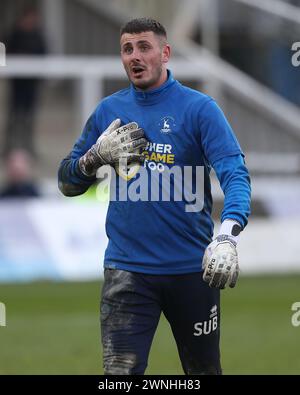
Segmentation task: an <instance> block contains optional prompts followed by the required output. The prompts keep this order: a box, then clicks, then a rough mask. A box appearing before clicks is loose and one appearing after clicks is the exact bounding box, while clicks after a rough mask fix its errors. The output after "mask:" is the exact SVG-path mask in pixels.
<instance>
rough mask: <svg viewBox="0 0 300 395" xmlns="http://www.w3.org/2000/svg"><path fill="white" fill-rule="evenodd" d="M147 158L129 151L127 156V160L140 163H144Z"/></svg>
mask: <svg viewBox="0 0 300 395" xmlns="http://www.w3.org/2000/svg"><path fill="white" fill-rule="evenodd" d="M144 160H145V156H144V155H142V154H134V153H132V154H131V153H129V154H128V156H127V162H128V163H131V162H139V163H143V162H144Z"/></svg>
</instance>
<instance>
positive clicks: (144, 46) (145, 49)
mask: <svg viewBox="0 0 300 395" xmlns="http://www.w3.org/2000/svg"><path fill="white" fill-rule="evenodd" d="M148 49H149V46H148V45H142V46H141V47H140V50H141V51H142V52H146V51H147V50H148Z"/></svg>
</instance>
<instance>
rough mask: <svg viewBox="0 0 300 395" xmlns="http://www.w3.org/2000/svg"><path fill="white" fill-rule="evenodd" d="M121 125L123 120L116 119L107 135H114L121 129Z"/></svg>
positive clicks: (107, 130)
mask: <svg viewBox="0 0 300 395" xmlns="http://www.w3.org/2000/svg"><path fill="white" fill-rule="evenodd" d="M120 125H121V119H120V118H117V119H115V120H114V121H112V123H111V124H110V125H109V127H108V128H107V129H106V131H105V134H111V133H113V132H114V131H115V130H116V129H118V128H119V126H120Z"/></svg>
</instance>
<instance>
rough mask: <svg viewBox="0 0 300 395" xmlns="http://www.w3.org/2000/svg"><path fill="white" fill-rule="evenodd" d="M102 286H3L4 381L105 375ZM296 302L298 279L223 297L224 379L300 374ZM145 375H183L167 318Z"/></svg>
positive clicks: (256, 280) (251, 284) (266, 282)
mask: <svg viewBox="0 0 300 395" xmlns="http://www.w3.org/2000/svg"><path fill="white" fill-rule="evenodd" d="M100 287H101V284H100V282H98V283H97V282H86V283H50V282H44V283H31V284H22V285H3V284H0V302H3V303H5V305H6V310H7V313H6V320H7V326H6V327H0V374H102V367H101V347H100V336H99V314H98V305H99V299H100ZM296 301H300V275H299V274H298V275H293V276H292V275H290V276H274V277H270V276H268V277H263V276H262V277H242V278H241V279H240V280H239V283H238V285H237V287H236V288H235V289H232V290H231V289H229V290H225V291H223V292H222V317H221V321H222V323H221V335H222V340H221V352H222V366H223V371H224V374H300V354H299V344H300V326H299V327H293V326H292V324H291V316H292V313H293V312H292V311H291V305H292V304H293V303H294V302H296ZM197 303H198V302H197V301H195V305H196V304H197ZM199 303H200V301H199ZM146 374H182V369H181V366H180V362H179V359H178V356H177V350H176V346H175V343H174V340H173V338H172V335H171V331H170V328H169V326H168V323H167V321H166V320H165V319H164V317H162V319H161V321H160V325H159V328H158V331H157V333H156V335H155V338H154V341H153V345H152V349H151V353H150V358H149V364H148V368H147V371H146Z"/></svg>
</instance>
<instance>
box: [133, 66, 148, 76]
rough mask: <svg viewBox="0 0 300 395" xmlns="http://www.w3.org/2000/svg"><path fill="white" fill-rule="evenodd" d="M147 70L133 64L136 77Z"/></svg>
mask: <svg viewBox="0 0 300 395" xmlns="http://www.w3.org/2000/svg"><path fill="white" fill-rule="evenodd" d="M144 71H145V69H144V67H142V66H133V67H132V68H131V72H132V74H133V76H134V77H135V78H138V77H141V75H142V73H143V72H144Z"/></svg>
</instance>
